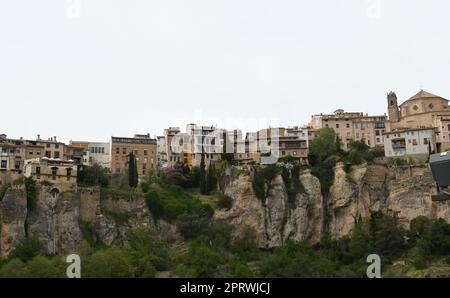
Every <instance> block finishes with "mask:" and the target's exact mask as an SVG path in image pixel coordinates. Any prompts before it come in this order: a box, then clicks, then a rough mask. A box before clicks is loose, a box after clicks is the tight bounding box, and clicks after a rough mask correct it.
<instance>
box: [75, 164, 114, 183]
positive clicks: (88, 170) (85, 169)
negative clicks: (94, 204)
mask: <svg viewBox="0 0 450 298" xmlns="http://www.w3.org/2000/svg"><path fill="white" fill-rule="evenodd" d="M109 183H110V181H109V174H108V170H107V169H105V168H102V167H101V166H99V165H97V164H94V165H93V166H85V165H83V166H82V167H81V168H80V171H79V173H78V184H79V185H80V186H85V187H89V186H101V187H108V185H109Z"/></svg>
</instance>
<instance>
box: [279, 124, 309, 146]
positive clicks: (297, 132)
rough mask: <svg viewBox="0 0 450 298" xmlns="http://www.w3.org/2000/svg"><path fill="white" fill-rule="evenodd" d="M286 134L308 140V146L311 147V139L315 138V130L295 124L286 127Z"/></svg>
mask: <svg viewBox="0 0 450 298" xmlns="http://www.w3.org/2000/svg"><path fill="white" fill-rule="evenodd" d="M285 136H286V137H298V138H299V139H300V140H302V141H306V147H308V148H309V141H310V140H312V138H313V132H312V129H309V128H308V127H299V126H294V127H288V128H286V131H285Z"/></svg>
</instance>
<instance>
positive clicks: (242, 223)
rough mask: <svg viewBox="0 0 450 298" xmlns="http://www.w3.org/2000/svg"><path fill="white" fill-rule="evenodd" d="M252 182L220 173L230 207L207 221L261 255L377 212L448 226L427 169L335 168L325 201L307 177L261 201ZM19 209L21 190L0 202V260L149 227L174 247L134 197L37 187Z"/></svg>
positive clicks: (346, 228) (119, 238) (71, 248)
mask: <svg viewBox="0 0 450 298" xmlns="http://www.w3.org/2000/svg"><path fill="white" fill-rule="evenodd" d="M253 175H254V172H252V170H249V171H240V170H237V171H234V170H233V169H231V168H228V169H226V171H225V175H224V177H223V179H222V180H221V189H222V190H223V194H224V195H226V196H228V197H229V198H230V199H231V201H232V207H231V208H230V209H229V210H227V209H220V210H216V211H215V214H214V217H215V218H216V219H221V220H225V221H226V222H228V223H230V224H232V225H233V226H234V227H235V229H234V233H235V234H238V233H240V231H242V229H243V228H244V227H246V226H248V227H251V228H253V229H254V230H255V231H256V235H257V241H258V245H259V246H260V247H262V248H271V247H276V246H280V245H282V244H284V243H286V242H287V241H288V240H294V241H309V242H311V243H317V242H318V241H320V239H321V237H322V235H323V234H325V233H326V234H330V235H332V236H333V237H336V238H339V237H342V236H345V235H347V234H348V233H349V232H350V231H351V230H352V228H353V225H354V221H355V219H357V218H360V217H361V218H367V217H369V216H370V213H371V212H372V211H378V210H381V211H388V210H390V211H394V212H397V213H398V216H399V218H400V221H401V223H402V224H404V225H405V226H407V225H408V224H409V222H410V221H411V220H412V219H413V218H415V217H417V216H420V215H423V216H427V217H429V218H443V219H445V220H447V221H450V202H432V200H431V196H432V195H433V194H435V193H436V189H435V183H434V181H433V178H432V176H431V172H430V170H429V167H428V166H427V165H417V166H402V167H396V168H392V167H388V166H386V165H384V164H370V165H366V164H364V165H360V166H353V167H351V168H350V169H347V171H346V169H345V167H344V165H343V164H338V165H337V166H336V167H335V169H334V182H333V184H332V186H331V187H330V190H329V193H328V194H327V195H326V196H325V197H324V196H322V193H321V185H320V182H319V179H318V178H317V177H315V176H313V175H312V174H311V172H310V171H309V170H303V171H301V172H300V174H299V175H298V177H291V176H289V177H286V176H283V174H276V175H275V176H273V179H271V181H270V182H269V183H266V184H265V189H264V193H265V196H264V197H263V198H259V197H258V196H257V195H256V193H255V191H254V186H253V181H254V179H253ZM286 179H288V180H287V181H286ZM293 185H295V187H293ZM27 201H28V200H27V194H26V191H25V188H24V186H13V187H11V188H9V189H8V191H7V192H6V194H5V195H4V197H3V199H2V201H1V202H0V257H1V258H4V257H6V256H7V255H8V254H9V253H10V252H11V251H13V250H14V249H15V248H16V247H17V246H18V245H19V244H20V243H21V242H22V241H23V240H24V239H25V238H26V236H27V235H36V236H38V237H39V239H40V240H41V242H42V244H43V250H44V252H45V253H47V254H55V253H58V254H69V253H74V252H77V251H78V249H79V248H80V245H81V244H82V241H83V240H86V239H87V235H86V232H88V233H89V234H90V236H91V238H93V239H94V240H96V241H99V242H103V243H105V244H107V245H111V244H118V245H121V244H124V243H125V242H126V241H127V238H128V233H129V231H130V230H131V229H133V228H136V227H151V228H153V229H154V230H155V231H156V232H157V233H159V235H162V236H164V237H168V238H172V239H173V238H175V239H180V235H179V234H178V233H177V227H176V225H175V224H174V223H168V222H165V221H162V220H157V221H155V220H154V218H153V216H152V214H151V213H150V211H149V210H148V208H147V206H146V203H145V199H144V198H142V197H139V196H130V197H123V198H117V197H111V196H109V195H108V194H107V193H103V194H102V193H101V191H100V189H98V188H81V189H78V191H76V192H75V191H74V192H64V193H58V192H54V190H53V189H51V188H50V187H44V186H43V187H40V189H39V191H38V196H37V198H36V200H35V201H34V200H32V201H31V203H32V205H30V206H28V203H27ZM91 240H92V239H91Z"/></svg>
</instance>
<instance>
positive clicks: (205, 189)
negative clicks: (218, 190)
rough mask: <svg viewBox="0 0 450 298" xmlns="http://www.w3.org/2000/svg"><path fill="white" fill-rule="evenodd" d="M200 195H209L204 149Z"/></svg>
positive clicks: (201, 161)
mask: <svg viewBox="0 0 450 298" xmlns="http://www.w3.org/2000/svg"><path fill="white" fill-rule="evenodd" d="M200 193H201V194H202V195H206V194H208V184H207V181H206V167H205V152H204V151H203V147H202V156H201V160H200Z"/></svg>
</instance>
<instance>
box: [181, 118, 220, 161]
mask: <svg viewBox="0 0 450 298" xmlns="http://www.w3.org/2000/svg"><path fill="white" fill-rule="evenodd" d="M224 133H226V130H225V129H219V128H216V127H214V126H199V125H196V124H188V125H187V126H186V136H185V137H184V138H183V139H182V148H181V158H182V160H183V162H184V163H186V164H188V165H189V166H200V163H201V158H202V152H203V153H204V158H205V165H206V167H208V166H209V164H210V163H217V162H219V161H220V160H221V157H222V152H223V135H224Z"/></svg>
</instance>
